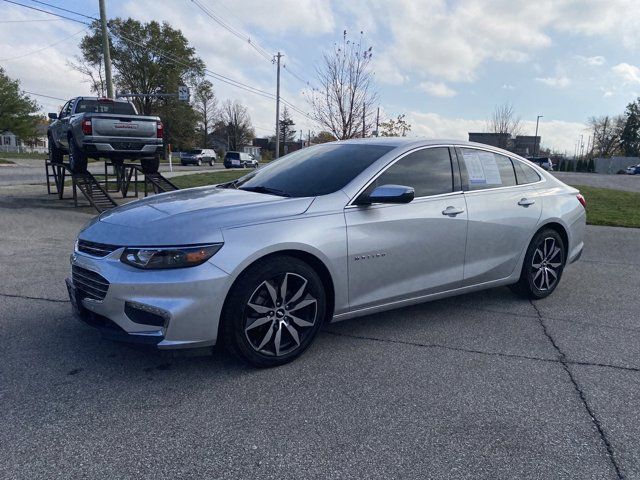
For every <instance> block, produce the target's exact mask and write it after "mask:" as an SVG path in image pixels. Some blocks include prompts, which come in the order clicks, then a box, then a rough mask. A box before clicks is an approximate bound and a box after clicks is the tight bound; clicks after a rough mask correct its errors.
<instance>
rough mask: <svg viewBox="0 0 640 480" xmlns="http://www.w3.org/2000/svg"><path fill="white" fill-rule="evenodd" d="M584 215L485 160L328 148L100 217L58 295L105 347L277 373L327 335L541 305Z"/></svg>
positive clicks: (578, 239)
mask: <svg viewBox="0 0 640 480" xmlns="http://www.w3.org/2000/svg"><path fill="white" fill-rule="evenodd" d="M584 206H585V200H584V198H583V197H582V195H580V193H579V191H578V190H576V189H575V188H573V187H570V186H568V185H565V184H564V183H562V182H561V181H559V180H558V179H556V178H555V177H554V176H553V175H551V174H550V173H547V172H545V171H544V170H543V169H541V168H539V167H538V166H536V165H533V164H531V163H530V162H527V161H526V160H525V159H523V158H521V157H518V156H517V155H515V154H513V153H510V152H507V151H505V150H501V149H498V148H494V147H489V146H486V147H484V146H478V145H477V144H473V143H469V142H457V141H450V140H440V141H437V140H415V139H408V138H404V137H403V138H393V137H390V138H367V139H358V140H348V141H343V142H333V143H325V144H321V145H315V146H312V147H308V148H305V149H302V150H298V151H296V152H292V153H291V154H289V155H285V156H284V157H282V158H280V159H278V160H275V161H273V162H270V163H269V164H267V165H265V166H263V167H262V168H260V169H257V170H252V171H251V172H249V173H247V175H244V176H243V177H241V178H239V179H237V180H234V181H231V182H228V183H225V184H221V185H217V186H215V185H214V186H205V187H200V188H192V189H186V190H179V191H176V192H171V193H169V194H165V195H157V196H154V197H149V198H145V199H142V200H138V201H135V202H132V203H129V204H126V205H122V206H120V207H116V208H114V209H113V210H109V211H108V212H105V213H103V214H102V215H100V217H98V218H96V219H94V220H93V221H92V222H90V223H89V224H88V225H86V226H85V227H84V228H83V230H82V231H81V232H80V234H79V236H78V239H77V241H76V245H75V248H74V252H73V254H72V256H71V276H70V278H68V279H67V280H66V283H67V288H68V290H69V296H70V299H71V303H72V305H73V306H74V307H75V309H76V312H77V314H78V315H79V316H80V318H81V319H84V320H85V321H86V322H87V323H89V324H90V325H93V326H95V327H97V328H99V329H100V330H101V331H102V332H103V334H105V335H107V336H109V337H110V338H114V339H120V340H125V341H131V342H142V343H146V344H147V345H149V344H151V345H153V346H155V347H157V348H159V349H173V348H190V347H211V346H213V345H214V344H216V343H222V344H224V345H226V346H227V347H228V348H229V350H230V351H231V352H234V353H236V354H237V355H238V356H240V357H241V358H243V359H244V360H246V361H248V362H250V363H251V364H253V365H256V366H262V367H268V366H276V365H281V364H284V363H286V362H289V361H291V360H293V359H294V358H296V357H298V356H299V355H301V354H302V353H303V352H304V351H305V349H306V348H307V347H308V346H309V345H310V344H311V342H312V341H313V340H314V338H315V337H316V335H317V333H318V331H319V330H320V328H321V327H322V324H324V323H325V322H331V321H338V320H344V319H347V318H352V317H357V316H362V315H368V314H372V313H375V312H380V311H383V310H388V309H392V308H397V307H402V306H407V305H412V304H416V303H420V302H425V301H429V300H435V299H438V298H443V297H450V296H453V295H459V294H463V293H467V292H472V291H476V290H482V289H486V288H493V287H498V286H502V285H510V286H511V288H512V289H513V290H514V292H516V293H517V294H518V295H520V296H523V297H525V298H529V299H540V298H544V297H546V296H548V295H550V294H551V293H552V292H553V291H554V290H555V288H556V287H557V286H558V283H559V282H560V279H561V277H562V272H563V270H564V268H565V266H566V265H569V264H570V263H572V262H574V261H576V260H577V259H578V258H579V257H580V255H581V253H582V249H583V245H584V243H583V242H584V232H585V220H586V212H585V208H584ZM398 321H400V320H398Z"/></svg>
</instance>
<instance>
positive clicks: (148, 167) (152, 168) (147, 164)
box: [140, 155, 160, 173]
mask: <svg viewBox="0 0 640 480" xmlns="http://www.w3.org/2000/svg"><path fill="white" fill-rule="evenodd" d="M140 166H141V167H142V173H158V169H159V168H160V156H159V155H156V156H155V157H153V158H143V159H142V160H140Z"/></svg>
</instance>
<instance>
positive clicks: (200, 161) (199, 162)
mask: <svg viewBox="0 0 640 480" xmlns="http://www.w3.org/2000/svg"><path fill="white" fill-rule="evenodd" d="M198 166H199V167H201V166H202V160H200V159H198Z"/></svg>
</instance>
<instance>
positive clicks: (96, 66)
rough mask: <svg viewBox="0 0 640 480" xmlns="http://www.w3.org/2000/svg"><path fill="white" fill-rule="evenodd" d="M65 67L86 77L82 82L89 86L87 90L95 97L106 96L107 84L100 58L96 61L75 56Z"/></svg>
mask: <svg viewBox="0 0 640 480" xmlns="http://www.w3.org/2000/svg"><path fill="white" fill-rule="evenodd" d="M67 65H68V66H69V67H71V68H73V69H74V70H76V71H78V72H80V73H81V74H83V75H84V76H85V77H87V78H86V79H84V80H83V81H84V82H85V83H88V84H89V88H90V89H91V91H92V92H94V93H95V94H96V95H97V96H99V97H105V96H106V95H107V84H106V80H105V78H104V70H103V68H104V67H103V65H104V64H103V62H102V57H101V56H100V57H98V58H97V60H96V61H92V60H87V58H83V57H79V56H76V57H75V61H70V60H69V61H67Z"/></svg>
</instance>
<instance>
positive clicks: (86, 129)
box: [82, 119, 93, 135]
mask: <svg viewBox="0 0 640 480" xmlns="http://www.w3.org/2000/svg"><path fill="white" fill-rule="evenodd" d="M82 133H84V134H85V135H92V134H93V127H92V126H91V120H89V119H87V120H83V121H82Z"/></svg>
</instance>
